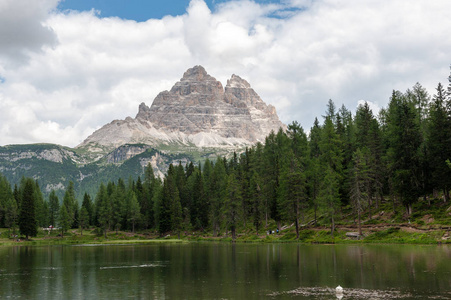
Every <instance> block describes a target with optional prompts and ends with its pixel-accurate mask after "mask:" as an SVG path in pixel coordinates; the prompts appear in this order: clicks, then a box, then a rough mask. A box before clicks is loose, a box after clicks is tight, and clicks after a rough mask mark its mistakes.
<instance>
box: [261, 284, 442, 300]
mask: <svg viewBox="0 0 451 300" xmlns="http://www.w3.org/2000/svg"><path fill="white" fill-rule="evenodd" d="M281 295H293V296H305V297H312V299H317V298H318V299H319V298H321V299H323V298H324V297H325V296H331V295H336V296H337V299H373V300H378V299H405V298H416V297H415V296H413V295H412V294H410V293H403V292H401V291H398V290H385V291H384V290H366V289H352V288H347V289H344V292H343V294H342V295H337V294H336V292H335V289H332V288H323V287H300V288H297V289H295V290H291V291H285V292H275V293H271V294H269V295H268V296H271V297H277V296H281ZM339 296H343V297H339ZM420 298H422V297H420ZM430 299H432V298H430ZM433 299H438V298H433Z"/></svg>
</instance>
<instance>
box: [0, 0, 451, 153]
mask: <svg viewBox="0 0 451 300" xmlns="http://www.w3.org/2000/svg"><path fill="white" fill-rule="evenodd" d="M0 3H1V5H0V41H1V42H0V145H7V144H23V143H43V142H46V143H57V144H61V145H65V146H71V147H73V146H76V145H78V144H80V143H81V142H82V141H83V140H84V139H86V137H87V136H89V135H90V134H92V133H93V132H94V131H95V130H96V129H98V128H100V127H101V126H103V125H105V124H107V123H110V122H111V121H112V120H114V119H125V118H126V117H128V116H130V117H132V118H133V117H135V116H136V113H137V112H138V106H139V104H140V103H141V102H145V103H146V104H147V105H148V106H150V105H152V102H153V99H155V97H156V96H157V95H158V93H160V92H162V91H164V90H170V89H171V87H172V86H173V85H174V84H175V83H176V82H177V81H178V80H180V78H181V77H182V76H183V73H184V72H185V71H186V70H187V69H189V68H191V67H193V66H195V65H202V66H203V67H204V68H205V69H206V71H207V72H208V73H209V74H210V75H211V76H213V77H215V78H216V79H217V80H219V81H220V82H221V83H222V85H223V86H225V85H226V84H227V80H228V79H229V78H230V77H231V76H232V74H236V75H239V76H240V77H242V78H243V79H245V80H247V81H248V82H249V83H250V85H251V86H252V88H253V89H254V90H255V92H257V93H258V94H259V95H260V97H261V98H262V100H263V101H265V102H266V103H267V104H271V105H273V106H274V107H275V108H276V110H277V114H278V116H279V118H280V119H281V121H282V122H284V123H285V124H289V123H291V122H292V121H297V122H299V123H300V124H301V125H302V126H303V128H304V129H306V130H309V128H311V126H312V125H313V121H314V119H315V117H319V119H320V121H321V115H324V111H325V110H326V104H327V102H328V100H329V99H332V100H333V101H334V102H335V105H336V107H341V106H342V105H345V106H346V107H347V108H348V109H349V110H351V111H355V109H356V107H357V106H358V105H359V103H362V102H363V101H367V102H368V103H369V104H370V107H372V108H373V111H374V113H375V114H377V113H378V112H379V109H380V108H383V107H386V106H387V104H388V101H389V98H390V95H391V94H392V91H393V90H399V91H401V92H405V91H406V90H407V89H409V88H412V87H413V86H414V85H415V83H416V82H419V83H420V84H421V85H422V86H424V87H425V88H426V89H427V91H428V92H429V94H430V95H431V96H432V95H433V94H434V93H435V88H436V87H437V84H438V83H439V82H441V83H442V84H443V85H444V86H447V85H448V76H449V74H450V69H449V67H450V49H451V38H450V36H449V32H451V18H450V17H449V12H450V11H451V1H450V0H434V1H427V0H409V1H406V0H390V1H382V2H381V1H374V0H346V1H343V0H279V1H274V0H272V1H270V0H256V1H252V0H235V1H230V0H179V1H163V0H161V1H160V0H91V1H88V0H65V1H63V0H39V1H35V0H0ZM92 9H94V10H95V11H100V13H96V12H95V11H93V10H92ZM167 15H171V16H172V17H169V18H168V17H166V18H165V16H167ZM111 16H113V17H117V18H109V17H111ZM129 20H135V21H137V22H135V21H129Z"/></svg>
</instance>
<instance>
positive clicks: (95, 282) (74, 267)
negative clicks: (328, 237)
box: [0, 243, 451, 299]
mask: <svg viewBox="0 0 451 300" xmlns="http://www.w3.org/2000/svg"><path fill="white" fill-rule="evenodd" d="M338 285H341V286H342V287H343V288H344V292H343V298H342V299H450V298H451V247H449V246H412V245H365V246H361V245H299V244H236V245H233V244H229V243H184V244H154V245H149V244H147V245H100V246H42V247H39V246H34V247H30V246H13V247H6V246H5V247H0V298H2V299H3V298H7V297H10V298H12V299H15V298H21V299H126V298H135V299H136V298H141V299H262V298H264V299H337V295H336V294H335V287H336V286H338ZM340 298H341V297H340V295H338V299H340Z"/></svg>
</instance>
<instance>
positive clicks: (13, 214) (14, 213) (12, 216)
mask: <svg viewBox="0 0 451 300" xmlns="http://www.w3.org/2000/svg"><path fill="white" fill-rule="evenodd" d="M18 214H19V210H18V207H17V202H16V200H15V199H14V197H13V196H11V197H10V198H8V200H6V203H5V226H6V227H7V228H9V229H10V230H11V228H12V229H13V235H15V234H16V225H17V217H18Z"/></svg>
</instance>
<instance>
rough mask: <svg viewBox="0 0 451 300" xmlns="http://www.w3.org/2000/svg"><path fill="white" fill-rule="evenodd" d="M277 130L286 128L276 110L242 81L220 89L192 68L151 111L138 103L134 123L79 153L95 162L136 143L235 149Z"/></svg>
mask: <svg viewBox="0 0 451 300" xmlns="http://www.w3.org/2000/svg"><path fill="white" fill-rule="evenodd" d="M281 127H282V128H285V125H284V124H283V123H282V122H280V120H279V118H278V116H277V113H276V110H275V108H274V107H273V106H272V105H266V104H265V103H264V102H263V100H262V99H261V98H260V97H259V96H258V94H257V93H256V92H255V91H254V90H253V89H252V88H251V86H250V84H249V83H248V82H247V81H246V80H244V79H242V78H240V77H239V76H237V75H232V77H231V78H230V79H229V80H228V81H227V85H226V87H225V88H223V86H222V84H221V82H219V81H217V80H216V79H215V78H214V77H212V76H210V75H209V74H207V72H206V71H205V69H204V68H203V67H202V66H195V67H193V68H191V69H188V70H187V71H186V72H185V73H184V75H183V77H182V78H181V80H180V81H179V82H177V83H176V84H175V85H174V86H173V87H172V89H171V90H170V91H164V92H161V93H160V94H158V96H157V97H156V98H155V99H154V101H153V103H152V105H151V107H148V106H147V105H146V104H145V103H141V105H140V106H139V111H138V114H137V115H136V117H135V118H134V119H133V118H131V117H127V118H126V119H125V120H115V121H113V122H111V123H109V124H107V125H105V126H103V127H102V128H100V129H99V130H97V131H95V132H94V133H93V134H92V135H91V136H89V137H88V138H87V139H86V140H85V141H84V142H83V143H81V144H80V145H79V146H77V148H82V149H87V150H89V152H91V153H93V152H98V153H99V156H101V155H102V154H103V153H105V151H108V152H109V151H111V150H113V149H115V148H117V147H119V146H121V145H124V144H136V143H140V144H146V145H150V146H153V147H157V148H161V146H162V145H163V146H168V145H173V144H177V145H185V146H193V147H198V148H199V147H200V148H202V147H210V148H236V147H239V146H242V147H244V146H247V145H251V144H254V143H255V142H258V141H261V142H263V141H264V139H265V137H266V136H267V135H268V134H269V133H270V132H271V130H274V131H277V130H278V129H279V128H281Z"/></svg>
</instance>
